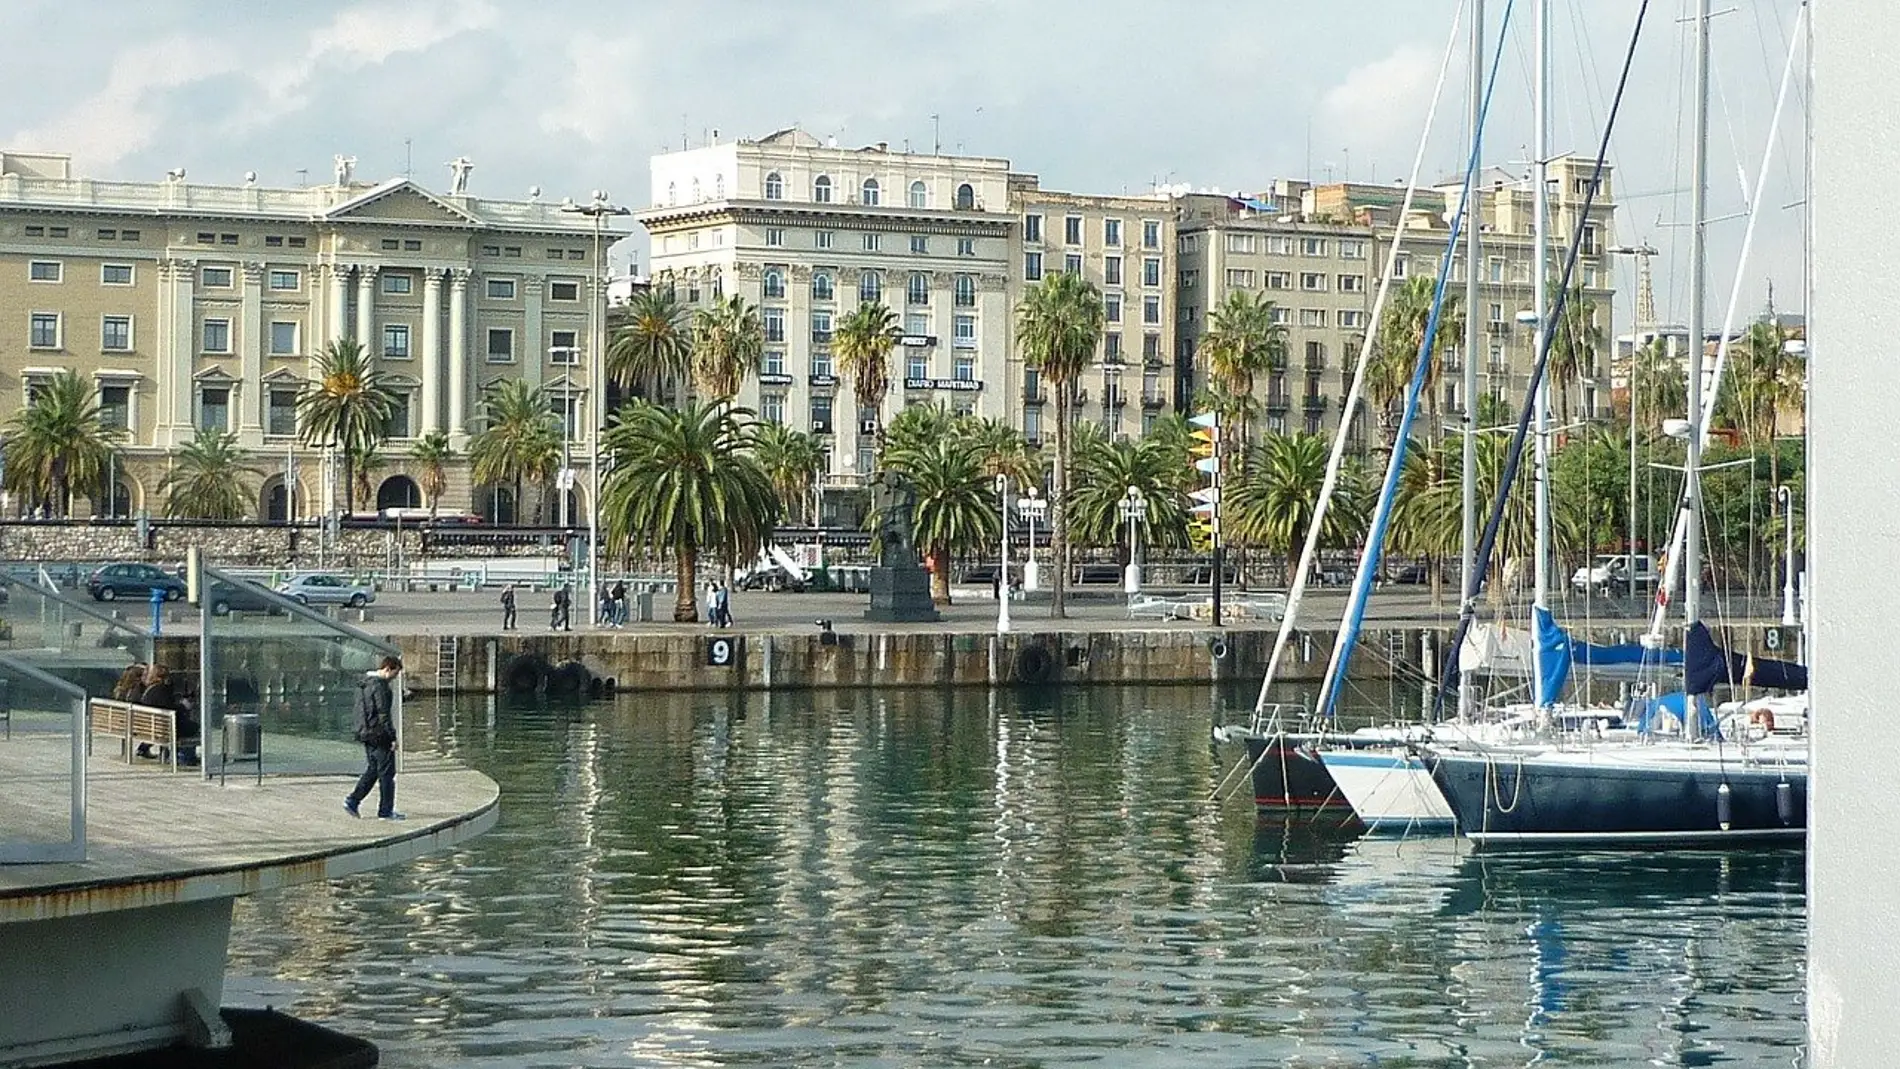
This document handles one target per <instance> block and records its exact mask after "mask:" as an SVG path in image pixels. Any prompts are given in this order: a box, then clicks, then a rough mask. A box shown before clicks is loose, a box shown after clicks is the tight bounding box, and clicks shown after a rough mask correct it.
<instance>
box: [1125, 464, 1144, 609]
mask: <svg viewBox="0 0 1900 1069" xmlns="http://www.w3.org/2000/svg"><path fill="white" fill-rule="evenodd" d="M1146 504H1147V502H1146V500H1145V499H1144V498H1143V497H1142V496H1141V488H1140V487H1138V486H1131V487H1129V488H1128V493H1126V494H1124V495H1123V496H1122V519H1124V520H1126V521H1128V564H1127V566H1126V567H1124V568H1123V569H1122V592H1123V593H1125V594H1128V595H1130V596H1133V595H1135V594H1139V593H1141V563H1140V560H1141V558H1140V554H1139V553H1138V551H1137V550H1138V546H1137V544H1136V539H1137V538H1138V536H1139V535H1140V526H1139V525H1140V523H1141V518H1142V516H1143V515H1144V513H1145V512H1146V507H1145V506H1146Z"/></svg>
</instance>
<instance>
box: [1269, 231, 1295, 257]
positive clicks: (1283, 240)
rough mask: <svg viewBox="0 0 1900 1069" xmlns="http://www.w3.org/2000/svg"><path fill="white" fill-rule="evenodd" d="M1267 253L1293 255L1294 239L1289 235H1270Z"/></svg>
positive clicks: (1270, 254) (1271, 254)
mask: <svg viewBox="0 0 1900 1069" xmlns="http://www.w3.org/2000/svg"><path fill="white" fill-rule="evenodd" d="M1267 255H1268V256H1291V255H1293V239H1292V238H1289V237H1281V236H1273V237H1268V238H1267Z"/></svg>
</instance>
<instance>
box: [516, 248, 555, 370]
mask: <svg viewBox="0 0 1900 1069" xmlns="http://www.w3.org/2000/svg"><path fill="white" fill-rule="evenodd" d="M521 289H522V293H521V335H522V336H521V337H519V338H516V339H515V361H516V362H517V363H518V364H520V366H521V378H522V380H523V381H525V382H526V383H527V384H528V385H530V386H539V385H541V381H542V379H543V378H544V374H543V371H544V369H545V368H546V367H547V362H548V335H547V331H545V330H543V329H542V327H541V300H542V298H543V297H545V296H546V295H547V280H546V279H545V278H542V277H541V276H540V275H523V276H521Z"/></svg>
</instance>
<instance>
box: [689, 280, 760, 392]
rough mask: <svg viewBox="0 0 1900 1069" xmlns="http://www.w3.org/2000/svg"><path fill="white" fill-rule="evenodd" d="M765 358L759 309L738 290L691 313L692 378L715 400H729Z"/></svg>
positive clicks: (702, 390) (701, 389)
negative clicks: (746, 300) (737, 292)
mask: <svg viewBox="0 0 1900 1069" xmlns="http://www.w3.org/2000/svg"><path fill="white" fill-rule="evenodd" d="M764 359H765V327H764V325H763V324H762V323H760V321H759V310H758V309H757V308H754V307H752V306H751V305H749V304H747V303H746V302H745V298H743V297H741V296H739V295H738V294H736V293H735V294H733V295H732V296H730V297H727V298H725V299H724V300H721V301H715V302H714V303H713V305H712V307H710V308H702V309H700V310H699V311H697V312H694V313H693V342H692V366H693V381H694V383H695V385H697V386H698V387H699V389H700V392H701V393H703V394H705V395H706V396H708V397H710V398H712V399H714V400H716V401H730V400H732V398H733V396H734V395H735V394H737V393H738V392H739V387H741V386H744V385H745V380H746V377H747V376H749V375H755V374H757V373H758V370H759V366H760V364H761V362H763V361H764Z"/></svg>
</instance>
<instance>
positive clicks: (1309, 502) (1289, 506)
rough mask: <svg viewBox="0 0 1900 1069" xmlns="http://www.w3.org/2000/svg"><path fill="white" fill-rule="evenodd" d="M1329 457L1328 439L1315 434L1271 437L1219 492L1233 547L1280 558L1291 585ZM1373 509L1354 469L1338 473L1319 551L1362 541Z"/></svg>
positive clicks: (1363, 480) (1364, 482) (1367, 488)
mask: <svg viewBox="0 0 1900 1069" xmlns="http://www.w3.org/2000/svg"><path fill="white" fill-rule="evenodd" d="M1329 452H1330V449H1329V447H1328V443H1327V441H1326V439H1324V438H1322V437H1320V436H1319V435H1316V434H1301V433H1295V434H1269V435H1266V436H1265V437H1263V438H1262V439H1261V441H1260V443H1259V444H1258V445H1257V446H1255V447H1254V449H1253V450H1252V451H1251V452H1250V453H1249V454H1248V457H1247V462H1246V464H1245V465H1244V466H1243V467H1242V469H1241V471H1240V473H1239V478H1237V479H1235V480H1234V481H1233V482H1232V483H1231V484H1229V485H1226V486H1223V487H1222V493H1223V497H1222V499H1221V507H1222V509H1223V510H1225V512H1226V515H1225V517H1224V524H1225V527H1226V529H1227V531H1228V532H1230V533H1231V535H1232V537H1233V538H1234V539H1235V540H1236V541H1240V542H1246V543H1250V544H1253V545H1257V546H1260V547H1262V548H1264V549H1266V550H1267V551H1268V552H1271V553H1277V554H1279V555H1280V557H1281V559H1282V560H1284V561H1286V574H1287V577H1288V579H1289V581H1290V580H1291V578H1292V576H1293V573H1294V571H1295V570H1296V569H1297V568H1298V566H1299V555H1300V550H1301V549H1302V548H1303V547H1304V546H1305V542H1306V532H1307V530H1308V529H1309V528H1310V527H1312V525H1313V516H1314V514H1315V513H1316V512H1317V511H1318V503H1319V490H1320V486H1321V484H1322V483H1323V482H1324V481H1325V478H1326V460H1327V456H1328V454H1329ZM1372 503H1373V493H1372V489H1371V487H1370V484H1369V480H1367V479H1366V478H1365V477H1364V476H1363V475H1362V474H1361V473H1360V472H1359V471H1358V470H1357V468H1356V467H1355V468H1354V469H1353V470H1352V473H1351V474H1347V473H1346V472H1344V471H1342V473H1341V479H1340V482H1339V484H1338V486H1337V487H1335V489H1334V492H1333V500H1332V503H1331V504H1330V505H1329V506H1327V509H1326V522H1325V526H1324V527H1323V528H1322V529H1321V533H1320V545H1321V547H1322V548H1326V549H1344V548H1348V547H1350V546H1352V545H1354V544H1355V543H1356V542H1358V541H1359V540H1360V539H1361V538H1363V537H1364V536H1365V530H1366V524H1367V521H1368V519H1369V517H1370V516H1371V510H1372Z"/></svg>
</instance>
